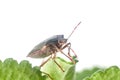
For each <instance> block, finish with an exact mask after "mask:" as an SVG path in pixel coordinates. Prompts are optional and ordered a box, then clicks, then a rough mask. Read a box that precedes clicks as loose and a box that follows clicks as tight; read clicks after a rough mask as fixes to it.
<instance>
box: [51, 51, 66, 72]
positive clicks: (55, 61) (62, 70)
mask: <svg viewBox="0 0 120 80" xmlns="http://www.w3.org/2000/svg"><path fill="white" fill-rule="evenodd" d="M55 58H56V54H55V53H54V56H53V58H52V59H53V61H54V62H55V63H56V64H57V66H58V67H59V68H60V69H61V70H62V71H63V72H64V70H63V68H62V67H61V66H60V65H59V64H58V63H57V61H56V60H55Z"/></svg>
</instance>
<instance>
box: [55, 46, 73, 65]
mask: <svg viewBox="0 0 120 80" xmlns="http://www.w3.org/2000/svg"><path fill="white" fill-rule="evenodd" d="M53 46H54V47H55V48H56V49H57V51H59V52H61V53H62V54H64V55H65V56H66V57H67V58H69V59H70V60H71V61H72V62H73V63H74V64H75V61H74V60H73V59H72V57H71V56H68V55H66V54H65V53H64V52H63V51H62V50H61V49H59V48H58V47H57V46H55V45H53ZM66 47H67V46H66Z"/></svg>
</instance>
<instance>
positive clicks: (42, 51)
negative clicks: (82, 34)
mask: <svg viewBox="0 0 120 80" xmlns="http://www.w3.org/2000/svg"><path fill="white" fill-rule="evenodd" d="M80 23H81V22H80ZM80 23H79V24H80ZM79 24H78V25H79ZM78 25H77V26H78ZM77 26H76V27H77ZM76 27H75V28H74V30H75V29H76ZM74 30H73V32H74ZM73 32H72V33H73ZM72 33H71V34H70V36H71V35H72ZM70 36H69V37H70ZM69 37H68V38H69ZM68 38H67V39H66V38H64V35H55V36H53V37H50V38H48V39H46V40H44V41H43V42H41V43H39V44H38V45H37V46H35V47H34V48H33V50H32V51H31V52H30V53H29V54H28V55H27V56H28V57H31V58H45V57H48V56H50V57H49V58H48V59H47V60H46V61H45V62H43V63H42V64H41V65H40V66H43V65H44V64H45V63H46V62H47V61H48V60H49V59H51V58H52V59H53V60H54V62H55V63H56V64H57V65H58V66H59V68H60V69H61V70H62V71H63V72H64V70H63V69H62V67H61V66H60V65H59V64H58V63H57V62H56V61H55V57H56V53H57V52H61V53H62V54H63V55H65V56H66V57H68V58H69V59H70V60H71V61H72V62H73V63H74V64H75V61H74V60H73V59H72V57H71V55H70V50H72V49H71V43H67V40H68ZM66 47H67V48H68V55H67V54H65V53H64V52H63V51H62V50H63V49H65V48H66ZM72 51H73V50H72ZM73 53H74V51H73ZM74 54H75V53H74ZM75 56H76V54H75Z"/></svg>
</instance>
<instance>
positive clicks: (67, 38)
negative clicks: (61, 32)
mask: <svg viewBox="0 0 120 80" xmlns="http://www.w3.org/2000/svg"><path fill="white" fill-rule="evenodd" d="M80 23H81V21H80V22H79V23H78V24H77V26H75V28H74V29H73V31H72V32H71V34H70V35H69V36H68V38H67V39H69V38H70V37H71V35H72V34H73V32H74V31H75V30H76V28H77V27H78V26H79V25H80Z"/></svg>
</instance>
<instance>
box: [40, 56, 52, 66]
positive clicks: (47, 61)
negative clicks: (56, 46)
mask: <svg viewBox="0 0 120 80" xmlns="http://www.w3.org/2000/svg"><path fill="white" fill-rule="evenodd" d="M51 58H52V56H50V57H49V58H48V59H47V60H46V61H44V62H42V64H41V65H40V67H42V66H43V65H44V64H45V63H47V62H48V61H49V60H50V59H51Z"/></svg>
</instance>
